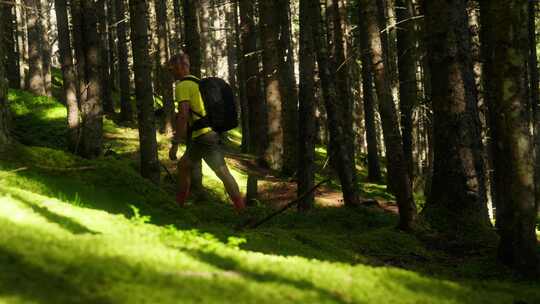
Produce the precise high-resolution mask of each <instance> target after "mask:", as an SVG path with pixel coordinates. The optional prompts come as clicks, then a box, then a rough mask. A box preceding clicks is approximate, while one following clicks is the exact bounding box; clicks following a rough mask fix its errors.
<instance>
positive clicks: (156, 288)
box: [0, 93, 540, 303]
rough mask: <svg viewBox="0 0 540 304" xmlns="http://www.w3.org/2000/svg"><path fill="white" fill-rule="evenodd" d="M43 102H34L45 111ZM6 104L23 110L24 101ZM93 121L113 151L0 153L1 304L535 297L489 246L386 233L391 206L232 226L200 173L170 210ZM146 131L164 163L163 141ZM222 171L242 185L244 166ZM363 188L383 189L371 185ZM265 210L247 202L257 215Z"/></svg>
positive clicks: (113, 136) (133, 139) (120, 137)
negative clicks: (465, 248) (459, 248)
mask: <svg viewBox="0 0 540 304" xmlns="http://www.w3.org/2000/svg"><path fill="white" fill-rule="evenodd" d="M16 95H17V96H19V95H24V93H20V94H19V93H16ZM28 98H33V97H28ZM50 101H51V100H50V99H43V100H41V99H39V100H36V101H35V102H36V105H39V103H40V102H43V103H45V104H48V105H47V106H44V108H43V110H44V111H47V110H46V109H47V108H48V107H52V108H55V107H58V103H56V102H53V103H50ZM32 102H33V101H32ZM13 107H14V112H15V113H17V114H16V116H25V115H29V114H28V113H29V108H25V106H24V104H17V102H15V104H14V105H13ZM17 111H19V112H17ZM34 118H35V119H34ZM34 118H33V119H32V120H31V121H30V122H31V123H32V124H34V123H43V124H44V125H49V124H50V125H54V123H55V118H54V117H50V116H46V115H45V116H40V115H37V116H36V117H34ZM105 126H106V127H105V129H106V132H107V136H108V137H107V136H106V139H107V146H108V148H109V149H110V150H113V151H115V152H116V153H118V154H119V155H116V156H114V157H112V156H111V157H103V158H99V159H96V160H91V161H90V160H84V159H81V158H79V157H76V156H73V155H71V154H68V153H65V152H63V151H61V150H60V149H57V148H50V147H51V146H54V145H51V142H49V141H48V140H50V138H47V139H44V143H45V145H44V146H46V147H32V146H23V145H16V146H14V147H12V148H11V149H10V150H9V151H7V153H2V154H0V226H1V227H2V229H0V268H1V269H2V271H0V302H1V303H73V302H78V303H179V302H180V303H513V302H516V301H525V302H527V303H536V302H539V301H540V298H539V296H538V292H537V291H538V288H539V287H540V286H539V284H538V282H527V281H514V280H513V279H512V276H511V273H510V272H509V271H508V270H507V269H505V268H502V267H501V266H500V265H497V264H496V263H495V258H494V254H495V252H494V250H493V249H490V248H487V249H486V252H482V254H481V255H476V256H475V255H473V256H471V255H468V256H463V255H458V256H455V255H452V254H451V253H448V252H444V251H441V250H438V249H433V248H431V247H428V246H426V242H425V241H424V240H425V239H426V238H428V237H430V236H423V237H422V238H417V237H416V236H414V235H411V234H406V233H402V232H399V231H397V230H395V229H394V228H393V227H395V225H396V222H397V216H396V215H393V214H388V213H386V212H383V211H381V210H379V209H377V208H373V209H369V208H355V209H349V208H315V209H314V210H313V211H311V212H310V213H307V214H299V213H297V212H294V211H292V210H291V211H287V212H285V213H284V214H283V215H280V216H278V217H276V218H275V219H273V220H272V221H270V222H268V223H266V224H264V225H262V226H261V227H260V228H259V229H256V230H243V231H237V230H234V229H233V227H234V226H236V225H237V224H239V223H242V220H241V219H240V218H239V217H238V215H236V214H235V213H234V211H233V210H232V208H231V207H230V205H228V204H227V203H226V200H225V196H224V193H223V188H222V186H221V184H220V183H219V181H217V179H216V177H215V176H213V175H212V174H210V173H209V172H207V171H205V175H206V177H205V185H207V186H208V187H214V191H212V192H210V194H209V195H208V196H207V197H206V198H205V200H202V201H192V202H190V204H188V207H187V208H178V207H176V206H175V205H174V203H173V198H172V195H171V193H168V192H166V191H164V189H169V187H174V186H173V185H171V184H168V183H167V182H166V181H164V183H163V184H164V185H163V187H162V188H158V187H156V186H155V185H153V184H151V183H149V182H147V181H146V180H144V179H143V178H141V177H140V175H139V174H138V171H137V166H138V165H137V161H136V158H134V157H133V156H134V155H136V153H137V149H138V147H137V132H136V130H134V129H130V128H121V127H118V126H116V125H115V124H114V123H113V122H112V121H107V120H106V121H105ZM21 130H23V131H26V130H27V129H26V127H24V128H21ZM28 136H29V138H30V139H35V136H36V135H35V134H28ZM158 141H159V142H160V157H161V158H162V159H165V158H166V157H167V151H166V148H167V142H166V139H165V138H163V137H159V138H158ZM47 147H49V148H47ZM169 164H170V163H169ZM84 168H85V169H84ZM206 173H208V174H206ZM234 174H236V177H237V178H238V179H239V180H242V184H244V183H245V180H243V179H244V178H245V173H243V172H241V171H238V170H235V173H234ZM319 178H324V176H322V175H321V176H319ZM173 189H174V188H173ZM365 189H366V193H367V194H369V195H370V197H371V196H372V197H380V198H385V197H386V198H388V199H390V198H391V196H389V194H388V193H386V190H385V188H384V187H383V186H380V185H375V184H373V185H366V187H365ZM269 212H271V210H269V209H267V208H265V207H264V206H258V207H254V208H252V209H251V210H250V214H252V215H254V216H256V217H258V218H261V217H262V216H264V215H266V214H268V213H269Z"/></svg>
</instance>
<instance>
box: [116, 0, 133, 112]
mask: <svg viewBox="0 0 540 304" xmlns="http://www.w3.org/2000/svg"><path fill="white" fill-rule="evenodd" d="M114 2H115V8H116V22H115V23H116V24H117V26H116V35H117V36H118V43H117V47H118V80H119V83H120V120H121V121H132V120H133V107H132V105H131V94H130V79H129V62H128V47H127V34H126V24H127V21H126V5H125V0H114Z"/></svg>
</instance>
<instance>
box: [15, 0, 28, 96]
mask: <svg viewBox="0 0 540 304" xmlns="http://www.w3.org/2000/svg"><path fill="white" fill-rule="evenodd" d="M16 4H17V6H16V8H15V10H16V14H17V44H18V47H17V48H18V50H19V69H20V72H19V75H21V77H20V78H21V79H20V80H21V83H20V85H19V88H28V87H29V84H28V39H27V36H28V35H27V30H26V13H25V12H26V9H25V8H24V4H23V0H16Z"/></svg>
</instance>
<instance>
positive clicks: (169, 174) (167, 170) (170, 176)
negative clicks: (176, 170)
mask: <svg viewBox="0 0 540 304" xmlns="http://www.w3.org/2000/svg"><path fill="white" fill-rule="evenodd" d="M159 164H160V165H161V166H162V167H163V169H165V172H167V175H168V176H169V178H170V179H171V181H173V182H174V181H175V179H174V177H173V176H172V174H171V172H170V171H169V169H167V166H165V165H164V164H163V163H162V162H159Z"/></svg>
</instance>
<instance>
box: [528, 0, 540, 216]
mask: <svg viewBox="0 0 540 304" xmlns="http://www.w3.org/2000/svg"><path fill="white" fill-rule="evenodd" d="M537 9H538V7H537V3H536V2H534V1H530V2H529V46H530V47H529V69H530V72H529V74H530V77H529V82H530V87H531V106H532V111H533V117H532V118H533V124H534V157H535V158H534V180H535V183H534V193H535V204H536V214H537V215H536V216H537V217H538V218H540V96H539V95H540V91H539V87H538V83H539V82H540V80H539V76H538V54H537V51H536V45H537V42H538V41H537V39H536V11H537Z"/></svg>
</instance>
